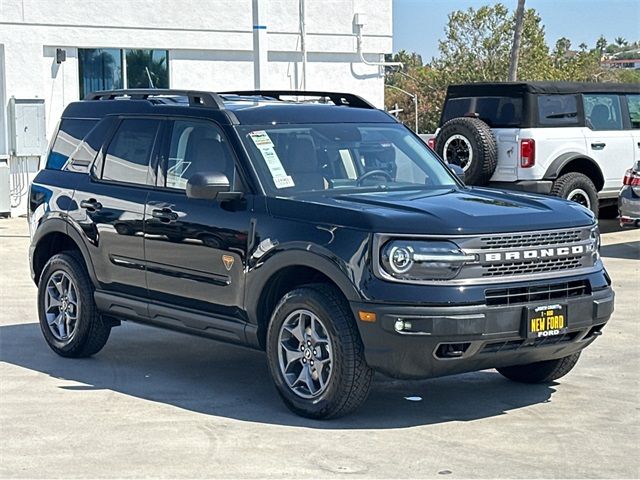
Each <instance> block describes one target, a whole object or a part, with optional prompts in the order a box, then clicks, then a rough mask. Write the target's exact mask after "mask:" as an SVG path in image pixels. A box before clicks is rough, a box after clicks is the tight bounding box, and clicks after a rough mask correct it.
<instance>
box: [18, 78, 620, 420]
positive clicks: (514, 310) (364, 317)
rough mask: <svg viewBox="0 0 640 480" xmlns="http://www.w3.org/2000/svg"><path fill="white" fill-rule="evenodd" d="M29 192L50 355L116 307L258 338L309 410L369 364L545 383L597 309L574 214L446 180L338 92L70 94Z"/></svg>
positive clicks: (603, 276)
mask: <svg viewBox="0 0 640 480" xmlns="http://www.w3.org/2000/svg"><path fill="white" fill-rule="evenodd" d="M304 99H306V100H304ZM29 208H30V215H29V221H30V227H31V235H32V242H31V249H30V259H31V267H32V272H33V278H34V280H35V282H36V283H37V285H38V309H39V319H40V324H41V328H42V332H43V334H44V337H45V339H46V341H47V343H48V344H49V346H50V347H51V348H52V349H53V350H54V351H55V352H56V353H58V354H59V355H62V356H66V357H84V356H89V355H93V354H95V353H97V352H98V351H99V350H100V349H101V348H102V347H103V346H104V345H105V343H106V341H107V339H108V337H109V332H110V330H111V328H112V327H114V326H116V325H119V324H120V321H121V320H132V321H137V322H141V323H146V324H149V325H154V326H159V327H165V328H170V329H174V330H179V331H182V332H187V333H192V334H196V335H201V336H206V337H210V338H213V339H217V340H222V341H227V342H233V343H237V344H241V345H246V346H249V347H253V348H257V349H264V350H266V352H267V360H268V363H269V368H270V371H271V374H272V376H273V380H274V382H275V385H276V387H277V390H278V392H279V394H280V395H281V397H282V398H283V400H284V402H285V403H286V404H287V406H288V407H289V408H291V409H292V410H293V411H295V412H296V413H298V414H301V415H304V416H308V417H313V418H329V417H337V416H339V415H344V414H346V413H348V412H350V411H353V410H354V409H355V408H356V407H358V406H359V405H360V404H361V403H362V402H363V401H364V400H365V398H366V396H367V393H368V390H369V387H370V384H371V378H372V373H373V371H379V372H382V373H385V374H388V375H391V376H395V377H402V378H427V377H434V376H439V375H449V374H455V373H459V372H468V371H474V370H480V369H486V368H497V369H498V371H499V372H500V373H502V374H503V375H504V376H505V377H507V378H509V379H512V380H516V381H522V382H549V381H552V380H554V379H557V378H559V377H561V376H562V375H564V374H566V373H567V372H568V371H569V370H571V368H572V367H573V366H574V365H575V363H576V361H577V360H578V357H579V355H580V352H581V350H582V349H583V348H585V347H586V346H587V345H589V344H590V343H591V342H592V341H593V340H594V339H595V338H596V336H597V335H599V334H600V331H601V329H602V327H603V326H604V325H605V323H606V322H607V321H608V319H609V317H610V316H611V313H612V311H613V297H614V295H613V291H612V289H611V281H610V279H609V277H608V275H607V273H606V271H605V269H604V268H603V265H602V262H601V260H600V258H599V242H600V237H599V232H598V228H597V225H596V223H595V221H594V216H593V214H592V213H591V212H590V211H589V210H588V209H586V208H584V207H582V206H580V205H578V204H576V203H573V202H568V201H566V200H563V199H560V198H553V197H544V196H538V195H535V194H529V193H514V192H512V193H506V192H501V191H497V190H490V189H485V188H469V187H466V186H465V185H464V183H463V182H461V181H460V180H459V179H458V178H457V176H456V174H455V172H454V170H452V169H451V168H450V167H449V166H447V165H446V164H445V163H443V161H442V160H441V159H439V158H438V157H437V156H436V155H435V154H434V153H433V152H432V151H431V150H430V149H429V148H427V146H426V145H425V144H424V143H423V142H422V141H421V140H420V139H419V138H418V137H417V136H416V135H414V134H413V133H412V132H411V131H410V130H408V129H407V128H405V127H404V126H403V125H401V124H399V123H398V122H396V120H395V119H393V118H392V117H391V116H389V115H388V114H386V113H385V112H382V111H380V110H377V109H375V108H373V107H372V106H371V105H370V104H369V103H367V102H366V101H364V100H363V99H361V98H359V97H357V96H355V95H350V94H341V93H340V94H338V93H328V92H280V91H248V92H231V93H220V94H215V93H209V92H195V91H177V90H166V91H165V90H127V91H111V92H97V93H94V94H91V95H89V97H88V98H87V99H86V100H84V101H80V102H75V103H72V104H70V105H69V106H68V107H67V108H66V110H65V111H64V113H63V116H62V119H61V122H60V126H59V129H58V131H57V133H56V136H55V138H54V140H53V142H52V145H51V148H50V152H49V155H48V158H47V165H46V168H44V169H43V170H42V171H40V172H39V174H38V175H37V177H36V179H35V180H34V182H33V184H32V186H31V191H30V207H29Z"/></svg>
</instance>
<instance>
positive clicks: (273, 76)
mask: <svg viewBox="0 0 640 480" xmlns="http://www.w3.org/2000/svg"><path fill="white" fill-rule="evenodd" d="M305 1H306V7H305V10H306V22H305V23H306V32H307V42H306V44H307V51H308V55H307V62H308V63H307V80H306V86H307V89H308V90H312V89H317V90H334V91H336V90H337V91H341V90H342V91H347V92H353V93H357V94H359V95H361V96H363V97H364V98H366V99H368V100H369V101H371V102H373V103H374V104H376V105H377V106H379V107H382V106H383V103H384V79H383V76H382V74H381V71H380V69H379V68H378V67H375V66H368V65H365V64H363V63H362V62H361V61H360V58H359V57H358V55H357V53H356V39H355V36H354V29H353V16H354V14H355V13H364V14H365V15H366V18H367V23H366V25H365V29H364V33H365V37H364V50H365V57H366V58H367V59H368V60H372V61H379V60H381V59H382V56H383V54H384V53H388V52H390V51H391V34H392V23H391V22H392V18H391V0H305ZM259 2H260V8H263V7H264V8H266V19H267V21H266V23H267V25H266V26H267V35H266V38H267V49H268V57H267V58H268V65H267V67H268V68H267V69H266V70H267V71H266V72H264V73H263V76H262V88H263V89H264V88H282V89H295V88H300V87H301V85H302V78H301V72H302V55H301V53H300V34H299V32H300V17H299V14H298V12H299V10H298V8H299V0H259ZM252 24H253V21H252V0H0V102H1V108H0V119H2V118H3V117H6V114H7V105H8V102H9V99H10V98H11V97H12V96H14V97H16V98H44V99H45V108H46V130H47V138H48V139H50V138H51V136H52V134H53V132H54V129H55V127H56V124H57V122H58V119H59V118H60V115H61V113H62V111H63V109H64V107H65V106H66V105H67V104H68V103H69V102H72V101H75V100H78V99H79V88H80V87H79V72H78V52H77V49H78V48H121V49H159V50H168V51H169V82H170V87H171V88H193V89H202V90H213V91H224V90H232V89H252V88H254V76H253V72H254V62H253V59H254V55H253V29H252V27H253V25H252ZM56 48H63V49H64V50H65V51H66V54H67V59H66V61H65V62H63V63H62V64H57V63H56V61H55V53H56ZM3 58H4V70H3ZM3 74H4V78H3ZM7 128H8V119H6V121H5V122H4V124H3V122H2V121H1V120H0V155H2V154H6V153H8V149H9V145H8V139H7V140H6V141H5V138H6V135H7ZM0 194H2V192H0ZM22 203H23V204H24V203H25V202H22Z"/></svg>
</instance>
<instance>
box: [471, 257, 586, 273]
mask: <svg viewBox="0 0 640 480" xmlns="http://www.w3.org/2000/svg"><path fill="white" fill-rule="evenodd" d="M581 266H582V256H581V255H578V256H571V257H561V258H547V259H534V260H530V261H522V262H509V263H498V264H494V265H487V266H485V268H484V269H483V272H482V276H483V277H503V276H510V275H526V274H528V273H541V272H554V271H556V270H568V269H570V268H580V267H581Z"/></svg>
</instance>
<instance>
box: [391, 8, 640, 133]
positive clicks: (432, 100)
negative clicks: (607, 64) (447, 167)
mask: <svg viewBox="0 0 640 480" xmlns="http://www.w3.org/2000/svg"><path fill="white" fill-rule="evenodd" d="M515 25H516V16H515V15H514V13H512V12H510V11H509V9H508V8H507V7H505V6H504V5H503V4H501V3H497V4H494V5H491V6H483V7H480V8H478V9H474V8H468V9H466V10H456V11H453V12H451V13H450V14H449V16H448V22H447V25H446V27H445V31H444V36H443V37H442V39H441V40H440V42H439V51H440V54H439V56H438V57H436V58H434V59H432V61H431V62H430V63H428V64H426V65H423V64H422V59H421V58H420V57H419V55H416V54H411V53H409V52H405V51H402V52H399V53H398V54H396V55H394V56H393V57H392V60H394V61H401V62H403V63H404V67H405V69H404V70H403V71H402V72H389V73H388V75H387V78H386V80H385V81H386V83H387V84H388V85H393V86H395V87H398V88H402V89H403V90H406V91H407V92H411V93H412V94H417V95H418V97H419V99H420V101H419V110H418V113H419V130H420V131H421V132H433V131H434V130H435V129H436V128H437V126H438V123H439V120H440V112H441V109H442V106H443V104H444V98H445V94H446V89H447V87H448V86H449V85H451V84H458V83H468V82H480V81H488V82H495V81H505V80H507V79H508V78H509V77H508V74H509V65H510V53H511V50H512V46H513V45H512V43H513V39H514V35H515ZM579 47H580V50H579V51H577V52H571V55H567V52H569V50H570V48H571V42H570V40H569V39H568V38H565V37H562V38H560V39H559V40H558V41H557V42H556V43H555V49H554V51H553V52H550V51H549V47H548V46H547V43H546V39H545V30H544V25H543V24H542V19H541V18H540V16H539V15H538V13H537V12H536V11H535V10H534V9H531V8H530V9H525V10H524V15H523V21H522V37H521V42H520V53H519V55H518V69H517V78H518V79H519V80H523V81H527V80H566V81H597V82H604V81H623V80H624V81H628V82H638V83H640V73H639V72H635V71H626V70H624V69H607V68H602V66H601V65H600V61H601V58H602V54H603V52H604V49H605V48H607V41H606V39H605V38H604V37H603V36H601V37H600V38H599V39H598V41H597V42H596V48H594V49H591V50H590V49H589V48H588V46H587V44H585V43H582V44H580V46H579ZM614 47H615V46H614ZM637 48H640V45H638V42H634V43H632V44H631V45H630V46H629V47H626V48H625V50H630V49H637ZM385 103H386V105H387V108H393V106H395V104H396V103H397V104H398V106H399V108H402V109H403V110H404V111H403V112H401V113H400V114H399V118H400V120H401V121H402V122H405V123H406V124H407V125H408V126H410V127H411V128H413V124H414V121H415V116H414V110H413V104H412V101H411V98H409V96H408V95H406V94H402V93H400V92H398V91H394V90H393V89H386V91H385Z"/></svg>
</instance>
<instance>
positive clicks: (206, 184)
mask: <svg viewBox="0 0 640 480" xmlns="http://www.w3.org/2000/svg"><path fill="white" fill-rule="evenodd" d="M230 190H231V185H230V184H229V179H228V178H227V176H226V175H225V174H224V173H222V172H199V173H194V174H193V175H191V177H190V178H189V181H188V182H187V197H188V198H202V199H205V200H216V199H218V197H219V195H220V194H221V193H227V192H229V191H230Z"/></svg>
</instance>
